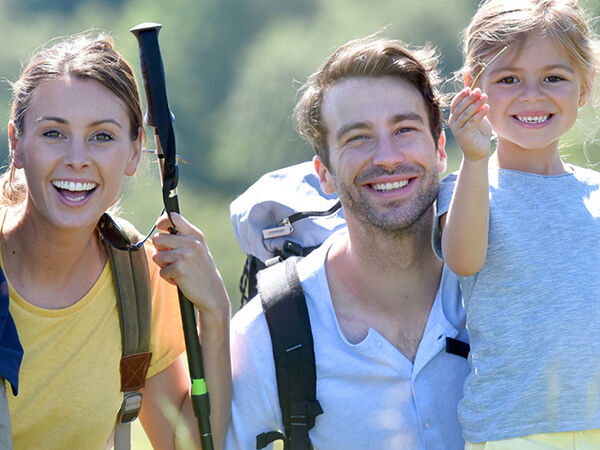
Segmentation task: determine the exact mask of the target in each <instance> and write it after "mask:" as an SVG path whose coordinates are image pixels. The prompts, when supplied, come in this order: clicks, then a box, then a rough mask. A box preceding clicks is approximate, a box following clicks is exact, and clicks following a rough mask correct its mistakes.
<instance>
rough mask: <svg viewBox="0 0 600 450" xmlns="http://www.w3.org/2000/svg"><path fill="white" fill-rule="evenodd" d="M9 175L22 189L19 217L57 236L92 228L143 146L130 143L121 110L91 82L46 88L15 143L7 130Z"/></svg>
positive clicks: (59, 82) (64, 81) (67, 81)
mask: <svg viewBox="0 0 600 450" xmlns="http://www.w3.org/2000/svg"><path fill="white" fill-rule="evenodd" d="M9 135H10V136H9V137H10V142H11V148H12V149H13V151H14V155H13V162H14V165H15V167H17V168H23V169H24V172H25V178H26V180H27V186H28V197H27V201H26V206H25V208H26V209H25V214H33V215H35V216H39V217H41V218H43V219H44V220H45V221H46V222H48V223H49V224H52V225H54V226H56V227H58V228H78V227H85V226H88V227H90V226H95V225H96V223H97V221H98V219H99V217H100V215H101V214H102V213H103V212H104V211H105V210H106V209H107V208H109V207H110V206H111V205H112V204H113V203H114V202H115V201H116V200H117V197H118V195H119V192H120V190H121V182H122V181H123V176H124V175H128V176H130V175H133V174H134V173H135V170H136V168H137V164H138V162H139V158H140V151H141V138H138V139H136V140H133V141H132V140H131V133H130V120H129V116H128V114H127V110H126V108H125V105H124V103H123V102H122V101H121V100H120V99H119V98H118V97H117V96H115V95H114V94H113V93H112V92H111V91H110V90H108V89H107V88H105V87H104V86H102V85H101V84H100V83H98V82H97V81H94V80H89V79H80V78H70V77H65V78H59V79H55V80H48V81H44V82H43V83H42V84H40V86H38V87H37V88H36V90H35V91H34V93H33V97H32V101H31V104H30V107H29V108H28V110H27V111H26V112H25V117H24V130H23V133H22V134H21V136H18V137H17V134H16V132H15V130H14V127H13V126H12V124H11V125H10V126H9Z"/></svg>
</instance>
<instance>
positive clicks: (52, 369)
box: [0, 245, 185, 450]
mask: <svg viewBox="0 0 600 450" xmlns="http://www.w3.org/2000/svg"><path fill="white" fill-rule="evenodd" d="M152 251H153V249H152V247H151V245H147V246H146V253H147V255H148V257H150V255H151V254H152ZM1 258H2V257H1V254H0V263H2V259H1ZM149 266H150V274H151V276H150V279H151V285H152V337H151V345H150V350H151V351H152V361H151V364H150V368H149V369H148V377H152V376H153V375H155V374H157V373H159V372H161V371H162V370H164V369H166V368H167V367H168V366H169V365H170V364H171V363H172V362H173V361H175V359H177V357H179V355H181V354H182V353H183V351H184V349H185V344H184V340H183V333H182V331H181V330H182V327H181V317H180V312H179V303H178V300H177V290H176V288H175V287H174V286H172V285H170V284H168V283H166V282H165V281H164V280H162V279H161V278H160V275H159V268H158V266H157V265H156V264H154V263H153V262H152V261H151V260H149ZM9 288H10V312H11V314H12V315H13V318H14V320H15V323H16V325H17V330H18V331H19V337H20V338H21V343H22V345H23V348H24V351H25V353H24V358H23V363H22V365H21V372H20V377H19V395H18V396H17V397H13V396H12V395H9V396H8V397H9V408H10V417H11V423H12V432H13V443H14V448H15V450H19V449H27V450H29V449H42V448H43V449H104V448H106V446H107V442H108V440H109V438H110V436H111V433H112V430H113V427H114V424H115V419H116V416H117V412H118V411H119V408H120V406H121V402H122V393H121V392H120V375H119V361H120V358H121V331H120V328H119V313H118V310H117V304H116V293H115V286H114V282H113V278H112V274H111V270H110V263H107V264H106V267H105V268H104V270H103V271H102V274H101V275H100V277H99V279H98V281H97V282H96V284H95V285H94V286H93V287H92V288H91V289H90V291H89V292H88V293H87V294H86V295H85V296H84V297H83V298H82V299H81V300H80V301H78V302H77V303H75V304H74V305H72V306H70V307H68V308H64V309H59V310H48V309H42V308H38V307H36V306H33V305H31V304H30V303H28V302H27V301H26V300H25V299H23V298H22V297H21V296H19V294H17V293H16V292H15V291H14V289H13V288H12V286H10V283H9Z"/></svg>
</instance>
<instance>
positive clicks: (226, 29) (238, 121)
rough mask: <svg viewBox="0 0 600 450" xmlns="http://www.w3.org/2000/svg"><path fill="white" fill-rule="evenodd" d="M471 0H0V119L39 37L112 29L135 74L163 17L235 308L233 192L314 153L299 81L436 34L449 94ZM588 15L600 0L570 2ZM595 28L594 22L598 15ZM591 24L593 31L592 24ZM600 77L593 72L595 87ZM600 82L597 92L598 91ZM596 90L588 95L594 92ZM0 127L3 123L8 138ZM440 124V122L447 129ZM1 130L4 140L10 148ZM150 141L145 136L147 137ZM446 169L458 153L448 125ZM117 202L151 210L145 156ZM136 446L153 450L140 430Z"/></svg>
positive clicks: (198, 185) (182, 125)
mask: <svg viewBox="0 0 600 450" xmlns="http://www.w3.org/2000/svg"><path fill="white" fill-rule="evenodd" d="M477 3H478V1H477V0H456V1H454V2H451V3H448V2H447V1H445V0H425V1H421V2H413V1H402V2H398V1H391V0H373V1H371V2H358V1H351V0H301V1H297V0H296V1H293V0H220V1H216V0H178V1H176V2H173V1H166V0H154V1H152V2H149V1H148V0H94V1H91V0H54V1H52V2H48V1H46V0H0V16H1V17H2V18H3V19H4V20H3V26H2V27H1V28H0V42H2V43H3V44H4V45H2V46H0V77H2V79H3V80H4V81H5V82H4V83H2V84H0V105H5V107H4V108H0V123H3V124H6V123H7V121H8V111H9V107H10V81H14V80H16V79H17V78H18V76H19V73H20V70H21V68H22V66H21V65H22V63H24V62H25V61H26V59H27V57H28V56H29V55H30V54H31V53H33V52H34V51H35V50H36V49H38V48H39V47H40V46H41V45H42V44H44V43H46V42H47V41H49V40H50V39H52V38H55V37H58V36H66V35H70V34H74V33H78V32H82V31H85V30H89V29H98V30H106V31H109V32H110V33H111V34H112V35H113V36H114V38H115V41H116V47H117V49H119V50H120V51H121V52H122V53H123V54H124V56H125V57H126V58H127V59H128V61H129V62H130V63H131V64H132V66H134V68H135V69H136V71H137V73H138V80H140V81H141V78H140V77H139V62H138V56H137V41H136V40H135V38H134V37H133V35H131V34H130V33H129V31H128V30H129V29H130V28H131V27H133V26H134V25H137V24H139V23H141V22H159V23H161V24H163V29H162V31H161V32H160V43H161V50H162V55H163V60H164V65H165V72H166V78H167V88H168V94H169V101H170V104H171V109H172V111H173V113H174V114H175V117H176V120H175V123H174V127H175V132H176V138H177V151H178V153H179V154H180V155H181V156H183V157H184V158H185V159H186V160H187V161H188V162H189V164H182V165H181V166H180V202H181V211H182V213H183V214H184V215H185V216H186V217H187V218H188V219H190V220H191V221H192V222H193V223H195V224H196V225H197V226H199V227H200V228H201V229H202V230H203V231H204V233H205V235H206V238H207V241H208V244H209V246H210V248H211V250H212V253H213V256H214V258H215V260H216V262H217V265H218V267H219V268H220V270H221V273H222V275H223V278H224V280H225V283H226V286H227V289H228V292H229V294H230V297H231V301H232V309H233V311H234V312H235V311H236V310H237V308H238V303H239V297H240V295H239V292H238V287H237V286H238V280H239V277H240V275H241V271H242V266H243V262H244V257H243V255H242V254H241V252H240V250H239V247H238V245H237V242H236V240H235V237H234V234H233V232H232V228H231V225H230V220H229V203H230V202H231V201H232V200H233V199H234V198H235V197H236V196H238V195H239V194H240V193H242V192H243V191H244V190H245V189H246V188H247V187H248V186H249V185H250V184H252V183H253V182H254V181H255V180H256V179H257V178H258V177H259V176H260V175H262V174H263V173H265V172H267V171H270V170H274V169H277V168H280V167H283V166H286V165H290V164H294V163H297V162H301V161H305V160H308V159H310V158H312V155H313V151H312V149H311V148H309V147H308V146H307V145H306V144H305V143H304V142H303V141H301V140H300V139H299V138H298V137H297V136H296V134H295V132H294V130H293V124H292V120H291V112H292V108H293V106H294V104H295V102H296V100H297V97H296V91H297V89H298V87H299V86H300V85H301V83H302V82H303V81H304V80H305V79H306V77H307V76H308V75H309V74H310V73H311V72H312V71H313V70H314V69H315V68H316V67H317V66H319V65H320V64H321V63H322V62H323V60H324V59H325V58H326V57H327V56H328V55H329V54H330V53H331V52H332V51H333V50H335V49H336V48H337V47H338V46H339V45H340V44H342V43H344V42H346V41H348V40H350V39H354V38H358V37H364V36H367V35H370V34H372V33H376V32H379V33H380V34H381V35H382V36H385V37H391V38H397V39H401V40H402V41H404V42H406V43H408V44H411V45H415V46H418V45H423V44H425V43H428V42H429V43H432V44H433V45H435V46H436V47H437V48H438V49H439V51H440V53H441V54H442V55H443V56H442V60H441V69H442V72H443V74H444V76H445V77H446V78H447V79H448V81H447V82H446V83H445V85H444V91H445V92H448V93H450V92H453V91H454V90H456V89H457V88H458V86H457V84H456V83H455V82H454V81H453V80H452V77H453V74H454V72H455V71H457V70H458V69H460V66H461V59H462V57H461V52H460V43H459V40H460V32H461V30H462V29H463V28H464V27H465V26H466V25H467V23H468V21H469V19H470V17H471V15H472V14H473V12H474V10H475V8H476V6H477ZM580 3H581V4H582V5H583V6H584V7H585V8H586V10H587V11H588V13H589V14H590V16H594V17H597V16H598V15H600V2H599V1H598V0H587V1H581V2H580ZM596 25H597V23H596ZM598 28H600V27H598V26H596V30H597V31H598ZM598 84H599V83H596V85H598ZM597 91H598V89H597ZM595 101H596V102H597V101H598V96H596V98H595ZM599 111H600V108H598V107H596V108H593V107H592V105H591V104H588V106H586V107H585V108H583V111H582V114H581V118H580V120H579V122H578V125H576V127H575V128H574V129H573V130H572V131H571V132H570V133H569V134H568V136H567V137H566V138H565V139H564V140H563V150H562V151H563V154H564V155H565V157H566V159H567V160H569V161H570V162H573V163H575V164H579V165H588V164H593V165H595V164H597V163H598V162H600V144H599V139H600V132H598V124H599V123H600V122H599V121H598V115H599V114H598V112H599ZM6 129H7V127H6V125H4V126H3V127H2V131H3V133H4V135H5V136H6ZM449 134H450V133H449ZM6 142H7V139H4V140H2V141H1V142H0V154H2V158H3V159H4V158H6V156H7V154H8V153H7V144H6ZM148 146H149V147H153V146H154V143H153V142H150V141H149V142H148ZM448 153H449V158H450V159H449V171H450V170H455V169H457V168H458V165H459V162H460V154H459V152H458V150H457V149H456V146H455V143H454V141H453V139H452V137H451V136H449V142H448ZM121 206H122V213H123V215H124V216H125V217H127V218H128V219H130V220H131V221H132V222H133V223H134V224H136V225H137V227H138V228H140V230H144V229H149V228H150V226H151V223H152V221H153V220H155V218H156V216H157V215H158V213H159V211H160V210H161V207H162V205H161V199H160V190H159V179H158V174H157V170H156V167H155V164H153V163H152V161H151V157H150V156H148V157H147V158H146V161H145V162H144V163H143V164H142V167H141V168H140V170H139V171H138V174H137V175H136V176H135V177H133V179H131V180H129V181H128V182H127V183H126V186H125V187H124V195H123V199H122V201H121ZM135 445H136V446H137V447H136V448H146V447H149V445H148V444H147V442H145V440H144V437H143V436H142V432H140V431H139V429H138V431H137V432H136V444H135Z"/></svg>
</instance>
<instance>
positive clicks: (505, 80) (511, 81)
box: [498, 75, 519, 84]
mask: <svg viewBox="0 0 600 450" xmlns="http://www.w3.org/2000/svg"><path fill="white" fill-rule="evenodd" d="M518 81H519V80H517V78H516V77H513V76H512V75H511V76H508V77H504V78H502V79H500V80H499V81H498V83H500V84H515V83H517V82H518Z"/></svg>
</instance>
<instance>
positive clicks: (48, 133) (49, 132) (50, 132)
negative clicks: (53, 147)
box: [43, 130, 63, 139]
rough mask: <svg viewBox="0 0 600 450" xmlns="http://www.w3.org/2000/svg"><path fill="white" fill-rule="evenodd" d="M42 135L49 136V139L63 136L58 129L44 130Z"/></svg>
mask: <svg viewBox="0 0 600 450" xmlns="http://www.w3.org/2000/svg"><path fill="white" fill-rule="evenodd" d="M43 136H44V137H47V138H51V139H58V138H61V137H63V135H62V133H61V132H60V131H58V130H47V131H44V133H43Z"/></svg>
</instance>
